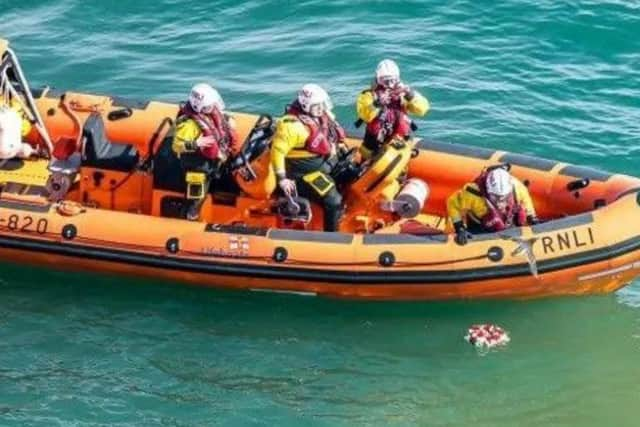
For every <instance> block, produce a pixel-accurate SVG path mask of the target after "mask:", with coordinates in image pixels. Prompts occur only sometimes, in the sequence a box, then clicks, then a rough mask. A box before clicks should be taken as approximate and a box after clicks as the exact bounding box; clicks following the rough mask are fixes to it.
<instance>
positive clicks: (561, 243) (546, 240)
mask: <svg viewBox="0 0 640 427" xmlns="http://www.w3.org/2000/svg"><path fill="white" fill-rule="evenodd" d="M540 243H541V245H542V250H543V251H544V253H545V255H547V254H554V253H556V252H562V251H566V250H569V249H580V248H582V247H584V246H587V245H593V244H594V243H595V239H594V238H593V230H592V229H591V227H587V228H586V229H584V230H575V229H574V230H568V231H561V232H558V233H556V234H555V235H552V236H544V237H542V238H541V239H540Z"/></svg>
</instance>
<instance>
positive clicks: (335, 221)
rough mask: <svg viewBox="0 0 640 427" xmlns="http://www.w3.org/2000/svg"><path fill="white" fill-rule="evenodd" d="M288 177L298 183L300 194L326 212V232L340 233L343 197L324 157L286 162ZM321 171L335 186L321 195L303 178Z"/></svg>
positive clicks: (288, 160)
mask: <svg viewBox="0 0 640 427" xmlns="http://www.w3.org/2000/svg"><path fill="white" fill-rule="evenodd" d="M286 169H287V176H288V178H290V179H293V180H294V181H295V182H296V188H297V189H298V194H299V195H300V196H302V197H306V198H308V199H310V200H313V201H315V202H318V203H320V204H321V205H322V209H323V210H324V231H338V226H339V225H340V218H341V217H342V195H341V194H340V192H339V191H338V189H337V188H336V185H335V182H334V181H333V178H332V177H331V176H330V175H329V172H331V166H330V165H329V164H328V163H327V162H326V161H325V160H324V158H322V157H319V156H318V157H307V158H301V159H287V160H286ZM316 171H321V172H323V173H324V174H325V176H326V178H327V180H328V181H330V182H331V183H332V184H333V188H331V190H329V191H328V192H327V193H325V195H324V196H322V195H320V194H319V193H318V191H317V190H316V189H315V188H314V187H313V186H312V185H310V184H308V183H307V182H306V181H305V180H303V179H302V177H303V176H305V175H307V174H309V173H312V172H316Z"/></svg>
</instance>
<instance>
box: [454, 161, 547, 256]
mask: <svg viewBox="0 0 640 427" xmlns="http://www.w3.org/2000/svg"><path fill="white" fill-rule="evenodd" d="M447 214H448V216H449V219H450V221H451V223H452V224H453V227H454V229H455V232H456V237H455V240H456V242H457V243H458V244H460V245H464V244H466V243H467V240H468V239H469V238H471V237H472V233H491V232H498V231H502V230H505V229H507V228H510V227H514V226H515V227H522V226H524V225H533V224H537V223H538V222H539V221H538V218H537V216H536V211H535V208H534V206H533V201H532V200H531V196H530V195H529V190H527V187H525V186H524V184H522V182H520V181H519V180H518V179H517V178H515V177H513V176H511V174H509V172H507V171H506V170H505V169H504V168H502V167H496V168H493V169H491V170H489V171H484V172H483V173H482V174H480V176H479V177H478V178H476V180H475V181H474V182H472V183H469V184H466V185H465V186H464V187H463V188H462V189H461V190H459V191H457V192H456V193H454V194H453V195H451V196H450V197H449V198H448V199H447Z"/></svg>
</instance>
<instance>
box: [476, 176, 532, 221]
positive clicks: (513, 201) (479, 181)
mask: <svg viewBox="0 0 640 427" xmlns="http://www.w3.org/2000/svg"><path fill="white" fill-rule="evenodd" d="M488 174H489V171H488V170H484V171H482V173H481V174H480V175H479V176H478V177H477V178H476V179H475V180H474V184H475V185H476V186H477V188H478V190H475V189H474V188H472V187H467V191H469V192H471V193H472V194H475V195H477V196H480V197H482V198H483V199H484V200H485V203H486V204H487V213H486V214H485V215H484V216H483V217H482V218H472V219H473V220H475V221H478V220H479V222H480V224H481V225H482V227H483V228H484V229H485V230H486V231H489V232H497V231H502V230H505V229H507V228H510V227H513V226H514V225H515V226H517V227H522V226H524V225H526V223H527V212H526V210H525V209H524V207H523V206H522V205H521V204H520V203H519V200H518V198H517V196H516V190H515V188H514V189H513V191H512V193H511V194H510V195H509V198H508V200H507V207H506V209H505V210H504V211H502V210H500V209H498V208H497V207H496V206H495V205H494V204H493V203H492V202H491V200H490V199H489V193H488V192H487V175H488Z"/></svg>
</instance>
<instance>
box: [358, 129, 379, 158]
mask: <svg viewBox="0 0 640 427" xmlns="http://www.w3.org/2000/svg"><path fill="white" fill-rule="evenodd" d="M362 146H363V147H364V148H366V149H367V150H369V152H370V153H371V157H375V156H376V155H377V154H378V153H379V152H380V150H382V147H383V146H384V144H381V143H380V142H378V136H377V135H374V134H372V133H370V132H369V131H367V130H365V132H364V138H363V139H362Z"/></svg>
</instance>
